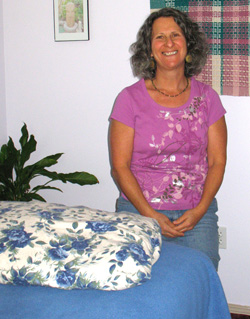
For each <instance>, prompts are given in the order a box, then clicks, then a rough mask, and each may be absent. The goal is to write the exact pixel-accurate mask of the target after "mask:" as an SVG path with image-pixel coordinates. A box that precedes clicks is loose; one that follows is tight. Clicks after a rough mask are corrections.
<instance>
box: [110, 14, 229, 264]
mask: <svg viewBox="0 0 250 319" xmlns="http://www.w3.org/2000/svg"><path fill="white" fill-rule="evenodd" d="M131 52H132V57H131V64H132V69H133V72H134V75H136V76H138V77H140V78H141V79H140V80H139V81H138V82H137V83H135V84H133V85H132V86H129V87H127V88H125V89H124V90H123V91H122V92H121V93H120V94H119V95H118V97H117V99H116V103H115V106H114V109H113V112H112V115H111V120H112V121H111V126H110V146H111V159H112V173H113V176H114V178H115V180H116V181H117V184H118V186H119V188H120V190H121V197H120V198H119V199H118V202H117V211H118V212H121V211H129V212H133V213H137V214H138V213H139V214H141V215H143V216H147V217H151V218H154V219H156V220H157V221H158V222H159V225H160V227H161V233H162V235H163V238H164V239H165V240H167V241H171V242H174V243H176V244H180V245H184V246H188V247H192V248H195V249H198V250H201V251H202V252H204V253H205V254H207V255H208V256H209V257H210V259H211V260H212V262H213V263H214V266H215V268H216V269H217V268H218V263H219V259H220V257H219V254H218V226H217V220H218V217H217V215H216V212H217V202H216V199H215V198H214V197H215V195H216V193H217V191H218V189H219V187H220V185H221V183H222V179H223V175H224V169H225V163H226V125H225V120H224V114H225V109H224V108H223V106H222V104H221V101H220V98H219V96H218V94H217V93H216V92H215V91H214V90H213V89H212V88H211V87H209V86H208V85H205V84H203V83H201V82H199V81H197V80H196V79H195V78H194V77H193V76H194V75H197V74H199V72H200V71H201V70H202V67H203V66H204V64H205V62H206V56H207V52H208V45H207V43H206V41H205V35H204V33H203V32H201V31H200V29H199V26H198V24H197V23H195V22H193V21H192V20H191V19H190V18H189V17H188V16H187V15H186V14H184V13H182V12H181V11H178V10H175V9H170V8H164V9H161V10H159V11H157V12H154V13H152V14H151V15H150V16H149V17H148V18H147V19H146V21H145V22H144V24H143V25H142V27H141V28H140V30H139V32H138V35H137V41H136V42H135V43H134V44H132V46H131Z"/></svg>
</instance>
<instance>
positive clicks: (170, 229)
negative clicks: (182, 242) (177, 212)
mask: <svg viewBox="0 0 250 319" xmlns="http://www.w3.org/2000/svg"><path fill="white" fill-rule="evenodd" d="M152 218H154V219H156V220H157V221H158V223H159V225H160V227H161V233H162V235H163V236H166V237H170V238H175V237H183V236H184V233H183V232H180V231H177V230H176V229H175V228H176V225H174V224H173V223H172V222H171V221H170V220H169V218H168V217H167V216H165V215H164V214H162V213H158V212H156V211H155V213H154V216H152Z"/></svg>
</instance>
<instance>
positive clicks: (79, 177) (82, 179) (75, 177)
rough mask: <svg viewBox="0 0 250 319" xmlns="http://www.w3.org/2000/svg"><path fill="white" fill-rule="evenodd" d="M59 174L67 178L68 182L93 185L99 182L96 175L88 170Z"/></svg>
mask: <svg viewBox="0 0 250 319" xmlns="http://www.w3.org/2000/svg"><path fill="white" fill-rule="evenodd" d="M59 176H60V177H63V178H64V179H66V181H67V182H70V183H73V184H78V185H87V184H88V185H92V184H97V183H99V181H98V179H97V178H96V177H95V176H94V175H92V174H89V173H86V172H74V173H68V174H62V173H60V174H59Z"/></svg>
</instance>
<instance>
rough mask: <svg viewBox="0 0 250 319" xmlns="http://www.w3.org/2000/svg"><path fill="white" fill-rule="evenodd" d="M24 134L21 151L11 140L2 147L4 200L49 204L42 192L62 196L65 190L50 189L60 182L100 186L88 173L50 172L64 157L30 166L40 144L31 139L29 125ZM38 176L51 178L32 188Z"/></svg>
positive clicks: (0, 197) (1, 192) (0, 186)
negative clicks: (55, 182) (46, 190)
mask: <svg viewBox="0 0 250 319" xmlns="http://www.w3.org/2000/svg"><path fill="white" fill-rule="evenodd" d="M21 132H22V136H21V138H20V140H19V143H20V145H21V149H19V150H17V149H16V148H15V145H14V143H13V140H12V138H11V137H10V138H9V141H8V143H7V144H4V145H2V147H1V150H0V200H5V201H31V200H33V199H35V200H39V201H43V202H45V201H46V200H45V199H44V198H43V197H42V196H41V195H39V194H38V192H39V191H40V190H44V189H54V190H57V191H60V192H62V190H61V189H59V188H57V187H52V186H49V185H48V184H49V183H51V182H53V181H57V180H59V181H62V182H63V183H67V182H69V183H73V184H78V185H92V184H96V183H98V179H97V178H96V177H95V176H94V175H92V174H89V173H86V172H74V173H68V174H63V173H57V172H52V171H48V170H47V169H46V168H47V167H50V166H53V165H55V164H57V162H58V159H59V158H60V157H61V156H62V154H63V153H57V154H54V155H49V156H47V157H45V158H43V159H41V160H40V161H38V162H36V163H34V164H32V165H26V163H27V161H28V160H29V159H30V155H31V153H33V152H34V151H35V150H36V144H37V142H36V140H35V138H34V136H33V135H30V136H29V133H28V130H27V126H26V124H24V125H23V127H22V129H21ZM38 176H44V177H46V178H48V181H47V182H46V183H44V184H43V185H37V186H35V187H33V188H31V186H30V182H31V181H32V180H33V179H34V178H36V177H38Z"/></svg>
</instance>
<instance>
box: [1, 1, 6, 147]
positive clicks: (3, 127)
mask: <svg viewBox="0 0 250 319" xmlns="http://www.w3.org/2000/svg"><path fill="white" fill-rule="evenodd" d="M3 42H4V32H3V0H0V147H1V145H2V144H5V143H6V133H7V132H6V113H5V82H4V80H5V79H4V74H5V71H4V46H3Z"/></svg>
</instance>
